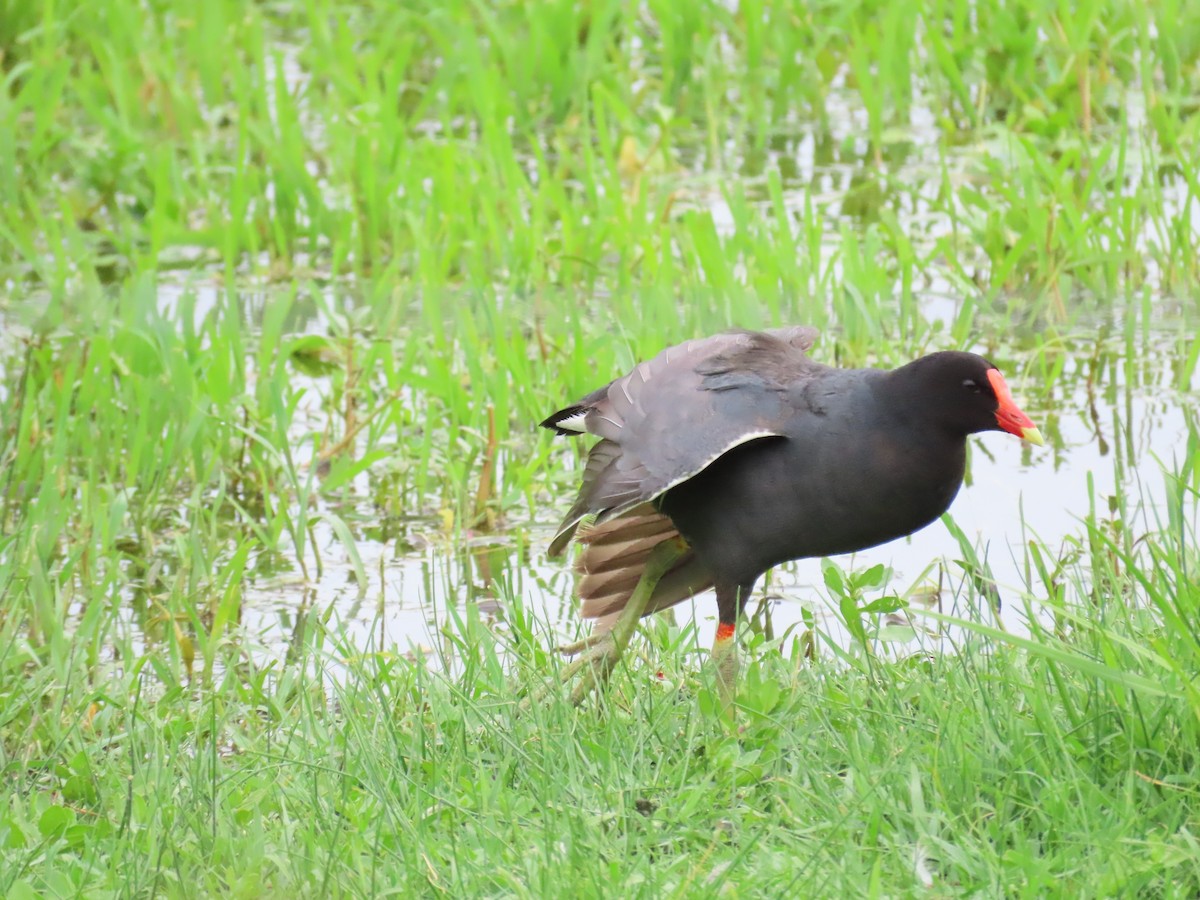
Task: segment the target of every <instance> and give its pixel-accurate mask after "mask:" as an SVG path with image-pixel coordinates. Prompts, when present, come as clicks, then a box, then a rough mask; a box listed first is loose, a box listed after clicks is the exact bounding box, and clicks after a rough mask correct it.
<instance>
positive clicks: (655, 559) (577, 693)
mask: <svg viewBox="0 0 1200 900" xmlns="http://www.w3.org/2000/svg"><path fill="white" fill-rule="evenodd" d="M687 549H688V545H687V542H686V541H684V540H683V538H680V537H676V538H673V539H671V540H668V541H663V542H662V543H661V544H659V545H658V546H657V547H655V548H654V550H653V551H651V553H650V557H649V559H647V560H646V566H645V568H644V569H643V570H642V577H641V578H640V579H639V580H638V583H637V587H635V588H634V589H633V594H632V595H631V596H630V598H629V602H628V603H627V604H625V609H623V610H622V611H621V615H620V617H619V618H618V619H617V621H616V622H614V623H613V627H612V629H611V630H610V631H608V632H606V633H605V634H601V635H592V636H590V637H587V638H584V639H583V640H582V641H578V642H577V643H575V644H571V645H569V646H566V647H562V648H560V649H561V650H562V651H563V652H564V653H578V652H580V651H582V655H581V656H580V657H579V658H578V659H577V660H575V661H574V662H573V663H571V664H570V665H569V666H567V667H566V668H565V669H563V672H562V676H561V680H562V683H563V684H566V683H568V682H569V681H571V680H572V679H574V678H575V677H576V676H579V683H578V684H576V685H575V688H574V690H572V691H571V702H572V703H573V704H575V705H576V706H578V705H579V704H580V703H582V702H583V700H584V698H586V697H587V696H588V694H590V693H591V692H592V691H593V690H594V689H595V688H596V687H597V686H598V685H600V684H602V683H604V682H605V681H607V680H608V676H609V675H610V674H611V673H612V670H613V667H614V666H616V664H617V660H619V659H620V658H621V656H622V654H624V653H625V648H626V647H628V646H629V641H630V639H631V638H632V637H633V633H634V631H636V630H637V625H638V622H639V621H640V620H641V618H642V616H643V615H645V612H646V605H647V604H648V603H649V602H650V597H651V596H653V594H654V588H655V587H656V586H657V585H658V582H659V580H660V579H661V578H662V577H663V576H664V575H666V574H667V572H669V571H671V567H672V566H674V565H675V563H677V562H678V561H679V560H680V558H681V557H682V556H683V555H684V553H686V552H687ZM735 668H736V660H735ZM542 696H544V692H543V693H542V694H541V695H539V698H538V699H541V697H542ZM531 700H532V698H531V699H530V700H526V701H525V702H524V703H522V707H523V708H526V709H527V708H528V707H529V703H530V702H531Z"/></svg>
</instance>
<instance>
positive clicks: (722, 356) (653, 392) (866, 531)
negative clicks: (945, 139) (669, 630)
mask: <svg viewBox="0 0 1200 900" xmlns="http://www.w3.org/2000/svg"><path fill="white" fill-rule="evenodd" d="M816 334H817V333H816V331H815V330H814V329H811V328H805V327H793V328H785V329H779V330H775V331H768V332H731V333H727V334H720V335H716V336H714V337H710V338H707V339H704V340H697V341H689V342H687V343H685V344H681V345H678V346H675V347H670V348H668V349H666V350H664V351H662V352H661V353H660V354H659V355H658V356H656V357H654V358H653V359H651V360H649V361H647V362H643V363H640V364H639V365H638V366H637V367H635V368H634V370H633V371H632V372H630V373H629V374H628V375H626V376H624V377H622V378H618V379H616V380H614V381H612V382H610V383H609V384H608V385H606V386H604V387H602V388H600V389H599V390H596V391H593V392H592V393H591V394H588V395H587V396H586V397H584V398H583V399H582V400H580V401H579V402H578V403H575V404H573V405H571V406H569V407H566V408H565V409H563V410H560V411H559V412H557V413H555V414H554V415H552V416H550V417H549V418H548V419H546V420H545V421H544V422H543V423H542V425H543V426H544V427H547V428H552V429H554V430H556V431H557V432H559V433H560V434H572V433H587V434H592V435H595V436H597V437H599V438H600V440H599V441H598V442H597V443H596V444H595V446H593V447H592V449H591V452H590V453H589V455H588V460H587V464H586V466H585V468H584V472H583V478H582V483H581V486H580V490H579V496H578V498H577V499H576V501H575V503H574V505H573V506H572V507H571V509H570V511H569V512H568V513H567V515H566V517H565V518H564V520H563V522H562V525H561V526H560V527H559V529H558V532H557V533H556V535H555V537H554V539H553V541H552V543H551V545H550V554H551V555H552V556H554V555H558V554H560V553H561V552H562V551H563V550H564V549H565V548H566V546H567V545H568V544H569V543H570V540H571V538H572V536H575V535H576V533H577V531H578V540H579V542H580V543H581V544H582V545H583V552H582V553H581V554H580V556H579V561H578V568H579V570H580V572H581V575H582V578H581V580H580V584H579V593H580V597H581V599H582V601H583V609H582V614H583V615H584V616H585V617H588V618H596V619H598V622H597V626H596V628H597V630H598V631H603V630H605V629H607V628H609V627H611V625H612V623H613V622H614V621H615V620H616V618H617V616H618V615H619V614H620V613H621V611H622V610H623V609H624V608H625V606H626V604H627V603H628V602H629V598H630V596H631V594H632V593H633V590H634V587H635V586H636V585H637V584H638V582H639V580H640V579H641V576H642V570H643V568H644V566H645V564H646V560H647V559H648V558H649V557H650V554H651V553H652V552H653V551H654V548H655V547H657V546H659V545H660V544H662V543H663V542H664V541H667V540H670V539H672V538H675V537H676V536H677V535H681V536H682V537H683V539H684V540H685V541H686V543H687V549H686V550H685V551H684V552H683V553H682V554H681V555H680V556H679V557H678V559H676V560H675V561H674V563H673V565H671V567H670V569H669V570H668V571H667V572H666V574H665V575H663V577H662V578H661V579H659V580H658V582H657V585H656V586H655V587H654V590H653V593H652V594H651V596H650V599H649V602H648V603H647V604H646V606H645V609H644V610H643V611H642V614H643V615H645V614H649V613H651V612H655V611H657V610H661V609H665V608H667V607H669V606H671V605H673V604H675V603H678V602H680V601H681V600H684V599H686V598H687V597H690V596H692V595H693V594H696V593H698V592H700V591H702V590H705V589H707V588H709V587H715V588H716V594H717V604H718V612H719V616H720V622H721V625H722V627H723V631H724V636H725V637H728V636H729V635H730V634H731V633H732V624H733V622H734V621H735V620H736V617H737V614H738V612H739V610H740V607H741V604H742V602H743V601H744V599H745V598H746V596H747V595H748V594H749V592H750V591H751V590H752V588H753V586H754V583H755V581H756V580H757V579H758V577H759V576H760V575H761V574H762V573H763V572H765V571H766V570H767V569H768V568H770V567H771V566H773V565H776V564H778V563H781V562H784V561H787V560H791V559H799V558H802V557H810V556H826V555H830V554H835V553H846V552H850V551H855V550H861V549H865V548H867V547H872V546H875V545H876V544H880V543H883V542H885V541H889V540H892V539H894V538H898V537H901V536H904V535H907V534H911V533H912V532H913V531H916V530H917V529H919V528H921V527H923V526H925V525H927V524H928V523H930V522H931V521H933V520H934V519H936V518H937V517H938V516H940V515H941V514H942V513H943V512H945V511H946V509H947V508H948V507H949V506H950V503H951V501H952V500H953V499H954V496H955V494H956V493H957V492H958V489H959V486H960V485H961V484H962V479H963V472H964V467H965V462H966V440H967V436H968V435H970V434H973V433H976V432H980V431H988V430H1005V431H1009V432H1012V433H1013V434H1016V435H1018V436H1020V437H1023V438H1025V439H1027V440H1031V441H1034V442H1037V443H1040V441H1041V436H1040V434H1039V433H1038V432H1037V429H1036V428H1034V427H1033V423H1032V422H1031V421H1030V420H1029V419H1028V418H1027V417H1025V415H1024V414H1023V413H1021V412H1020V410H1019V409H1017V407H1016V406H1015V404H1014V403H1013V401H1012V397H1011V395H1010V394H1009V392H1008V388H1007V386H1006V385H1005V383H1004V379H1003V377H1002V376H1001V375H1000V373H999V371H998V370H997V369H996V368H995V367H994V366H992V364H991V363H989V362H988V361H987V360H985V359H984V358H983V357H981V356H977V355H975V354H971V353H961V352H955V351H947V352H940V353H933V354H930V355H928V356H925V357H922V358H920V359H918V360H916V361H914V362H912V363H909V364H908V365H905V366H901V367H900V368H898V369H894V370H892V371H886V370H879V369H839V368H832V367H829V366H825V365H822V364H820V363H818V362H816V361H814V360H813V359H811V358H810V357H809V356H808V350H809V349H810V348H811V347H812V344H813V341H814V340H815V338H816ZM720 635H721V632H719V636H720Z"/></svg>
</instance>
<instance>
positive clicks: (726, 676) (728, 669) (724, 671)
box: [712, 621, 738, 716]
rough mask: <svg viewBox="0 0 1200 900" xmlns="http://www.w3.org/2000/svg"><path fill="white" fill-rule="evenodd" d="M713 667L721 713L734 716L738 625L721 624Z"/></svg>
mask: <svg viewBox="0 0 1200 900" xmlns="http://www.w3.org/2000/svg"><path fill="white" fill-rule="evenodd" d="M712 661H713V666H714V667H715V668H716V670H717V695H718V696H719V697H720V700H721V711H722V712H723V713H725V715H727V716H732V715H733V701H734V700H735V699H736V698H737V676H738V647H737V623H736V622H724V621H722V622H720V623H718V624H717V636H716V638H714V639H713V646H712Z"/></svg>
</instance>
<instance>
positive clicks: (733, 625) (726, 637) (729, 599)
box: [712, 582, 754, 718]
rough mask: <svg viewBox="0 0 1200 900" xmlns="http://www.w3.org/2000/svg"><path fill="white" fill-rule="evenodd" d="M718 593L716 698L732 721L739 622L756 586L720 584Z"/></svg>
mask: <svg viewBox="0 0 1200 900" xmlns="http://www.w3.org/2000/svg"><path fill="white" fill-rule="evenodd" d="M716 589H717V636H716V638H715V639H714V640H713V647H712V662H713V667H714V668H715V669H716V670H717V696H718V697H719V698H720V701H721V711H722V712H723V713H724V714H725V715H726V716H727V717H729V718H732V717H733V701H734V700H735V699H737V677H738V646H737V620H738V616H739V615H741V611H742V598H743V597H749V596H750V592H751V591H752V590H754V583H753V582H751V583H749V584H729V583H728V582H724V583H722V582H717V584H716Z"/></svg>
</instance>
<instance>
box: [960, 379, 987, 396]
mask: <svg viewBox="0 0 1200 900" xmlns="http://www.w3.org/2000/svg"><path fill="white" fill-rule="evenodd" d="M963 387H965V388H966V389H967V390H968V391H970V392H971V393H972V394H982V393H983V388H982V387H980V386H979V382H978V381H976V380H975V379H974V378H968V379H966V380H965V381H963Z"/></svg>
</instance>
